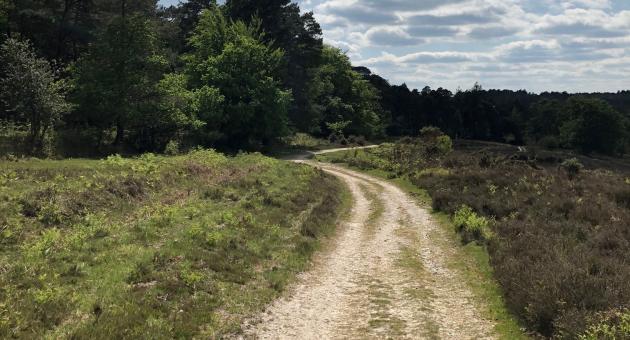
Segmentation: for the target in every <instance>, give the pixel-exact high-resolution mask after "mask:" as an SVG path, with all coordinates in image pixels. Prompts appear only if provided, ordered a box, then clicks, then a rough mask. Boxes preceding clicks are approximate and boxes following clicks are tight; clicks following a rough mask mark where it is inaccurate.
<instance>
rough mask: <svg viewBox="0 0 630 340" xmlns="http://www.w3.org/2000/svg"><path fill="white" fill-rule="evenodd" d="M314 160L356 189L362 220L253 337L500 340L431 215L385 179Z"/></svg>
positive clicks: (260, 322)
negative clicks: (453, 264)
mask: <svg viewBox="0 0 630 340" xmlns="http://www.w3.org/2000/svg"><path fill="white" fill-rule="evenodd" d="M305 162H307V163H308V164H311V165H313V166H318V167H321V168H323V169H324V170H325V171H327V172H329V173H330V174H333V175H335V176H337V177H339V178H340V179H342V180H343V181H344V182H345V183H346V184H347V186H348V187H349V189H350V191H351V192H352V196H353V199H354V206H353V210H352V213H351V215H350V216H349V218H348V220H347V221H346V222H345V223H344V224H343V225H342V226H341V228H340V229H339V232H338V235H337V237H336V238H335V239H334V240H331V244H330V245H329V246H328V247H327V248H326V249H325V250H324V251H322V252H321V253H320V254H319V255H317V256H316V258H315V259H314V264H313V266H312V268H311V270H310V271H308V272H305V273H303V274H302V275H301V276H300V277H299V279H298V281H297V283H296V284H295V286H294V287H293V288H292V289H290V290H289V291H288V293H287V294H286V296H285V297H283V298H281V299H279V300H277V301H276V302H275V303H274V304H272V305H271V306H270V307H269V308H268V309H267V311H266V312H265V313H263V314H262V315H261V316H260V317H259V318H258V319H257V320H256V322H252V323H251V324H249V325H246V326H245V338H260V339H348V338H352V339H369V338H378V339H384V338H394V339H412V338H413V339H418V338H429V339H436V338H441V339H484V338H493V326H494V325H493V323H492V322H491V321H488V320H484V319H483V318H482V317H481V316H480V313H479V311H478V308H477V306H476V305H475V303H474V302H473V295H472V292H471V291H470V289H469V288H468V287H467V286H466V285H465V284H464V283H463V282H464V280H463V279H462V278H461V277H460V274H459V273H457V272H456V271H454V270H453V269H451V268H449V266H448V264H447V263H448V261H449V259H452V258H453V257H454V256H456V251H457V250H456V245H454V244H453V242H452V241H450V240H449V238H448V235H447V232H446V231H444V230H443V229H442V228H441V227H440V226H438V225H437V223H436V222H434V221H433V220H432V218H431V216H430V214H429V213H428V212H427V211H426V210H425V209H423V208H421V207H420V206H419V205H418V204H417V203H416V202H415V201H414V200H413V199H412V198H411V197H410V196H409V195H407V194H406V193H405V192H403V191H402V190H401V189H399V188H398V187H396V186H394V185H392V184H390V183H388V182H386V181H383V180H381V179H377V178H374V177H371V176H368V175H365V174H361V173H357V172H354V171H350V170H347V169H344V168H341V167H337V166H334V165H329V164H319V163H315V162H310V161H305Z"/></svg>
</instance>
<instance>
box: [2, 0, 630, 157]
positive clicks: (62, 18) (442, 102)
mask: <svg viewBox="0 0 630 340" xmlns="http://www.w3.org/2000/svg"><path fill="white" fill-rule="evenodd" d="M0 32H2V33H0V34H1V35H0V43H1V45H2V46H1V47H0V59H1V64H0V89H1V91H2V92H1V93H0V99H1V100H0V124H1V125H0V134H1V135H3V136H4V137H3V138H4V139H3V140H0V152H1V151H2V150H3V148H2V145H1V144H2V141H4V143H5V144H7V143H8V144H11V145H18V144H19V145H21V146H22V147H23V150H22V151H24V152H25V153H29V154H52V153H55V150H57V152H59V150H63V151H62V153H64V154H66V155H99V154H106V153H111V152H147V151H152V152H163V151H165V150H167V149H168V150H170V151H177V149H179V148H184V147H193V146H196V145H201V146H207V147H216V148H222V149H228V150H238V149H261V148H265V147H268V146H270V145H273V144H274V143H275V142H276V141H277V140H278V138H279V137H283V136H286V135H288V134H291V133H294V132H306V133H310V134H313V135H317V136H322V137H328V136H338V135H340V134H345V135H361V136H365V137H367V138H382V137H386V136H403V135H417V134H418V133H419V131H420V129H421V128H422V127H425V126H437V127H439V128H441V129H442V130H443V131H445V132H446V133H447V134H449V135H450V136H451V137H453V138H466V139H480V140H490V141H499V142H508V143H518V144H524V143H534V144H539V145H544V146H547V147H562V148H573V149H578V150H580V151H583V152H586V153H589V152H601V153H606V154H622V153H624V152H626V151H627V150H628V144H629V142H628V139H629V138H628V133H627V132H626V131H628V127H630V124H629V123H628V121H629V119H628V117H629V114H630V92H628V91H625V92H619V93H602V94H585V95H570V94H567V93H542V94H532V93H529V92H526V91H509V90H484V89H483V88H481V86H479V85H475V86H474V87H473V88H471V89H469V90H464V91H457V92H456V93H452V92H451V91H449V90H446V89H443V88H438V89H431V88H428V87H426V88H424V89H422V90H410V89H409V88H408V87H407V86H406V85H404V84H403V85H399V86H398V85H390V84H389V83H388V82H387V81H386V80H385V79H383V78H382V77H380V76H378V75H375V74H372V73H371V72H370V70H369V69H367V68H364V67H357V68H353V67H352V65H351V63H350V60H349V58H348V57H347V56H346V55H345V54H344V53H343V51H341V50H339V49H337V48H334V47H331V46H328V45H326V44H324V43H323V40H322V30H321V27H320V26H319V24H318V23H317V21H316V20H315V18H314V16H313V13H310V12H309V13H303V12H301V10H300V8H299V6H298V5H297V4H295V3H292V2H291V1H290V0H280V1H278V0H259V1H253V0H227V1H226V2H225V3H224V4H217V3H216V0H190V1H186V2H182V3H180V4H179V5H177V6H170V7H162V6H159V5H158V4H157V0H134V1H129V0H49V1H35V0H20V1H16V0H0Z"/></svg>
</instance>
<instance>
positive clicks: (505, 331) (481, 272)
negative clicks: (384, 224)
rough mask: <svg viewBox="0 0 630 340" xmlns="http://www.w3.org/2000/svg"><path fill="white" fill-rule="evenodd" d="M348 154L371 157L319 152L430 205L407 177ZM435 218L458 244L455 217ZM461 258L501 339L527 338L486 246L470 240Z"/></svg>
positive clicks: (459, 267) (439, 215) (464, 271)
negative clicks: (353, 161) (354, 160)
mask: <svg viewBox="0 0 630 340" xmlns="http://www.w3.org/2000/svg"><path fill="white" fill-rule="evenodd" d="M349 157H353V158H361V157H371V156H370V153H369V152H366V151H364V150H357V151H339V152H333V153H328V154H322V155H317V157H316V159H317V160H318V161H321V162H331V163H337V164H339V165H343V166H346V167H348V168H350V169H353V170H357V171H361V172H363V173H366V174H369V175H372V176H375V177H378V178H381V179H385V180H388V181H390V182H391V183H394V184H396V185H397V186H398V187H399V188H401V189H402V190H404V191H406V192H408V193H409V194H411V195H412V196H413V197H415V198H416V199H417V200H418V202H419V203H420V204H421V205H423V206H425V207H430V206H431V197H430V196H429V194H428V193H427V192H426V191H425V190H423V189H422V188H419V187H417V186H416V185H414V184H413V183H411V181H410V180H409V179H408V178H407V177H406V176H400V177H399V176H397V175H396V174H395V173H394V172H393V171H387V170H382V169H378V168H370V167H367V168H366V167H361V166H356V165H351V164H349V163H347V160H348V159H349ZM432 215H433V216H434V218H435V220H436V221H438V222H439V224H440V225H441V226H442V227H443V228H444V229H446V230H447V231H448V235H450V237H451V241H452V242H453V243H459V241H458V240H459V239H460V237H461V236H460V235H459V234H458V233H457V232H456V231H455V230H456V228H455V227H454V225H453V221H452V219H451V218H450V217H449V216H448V215H446V214H443V213H438V212H433V213H432ZM460 253H461V257H459V258H457V259H454V261H452V263H451V265H452V266H453V267H454V268H456V269H457V270H459V271H460V272H461V273H462V274H463V275H464V277H465V279H466V283H467V284H468V285H469V287H471V289H472V290H473V292H474V293H475V297H476V298H477V299H478V303H479V305H480V306H484V307H485V308H484V310H483V311H482V312H483V313H484V316H485V317H486V318H488V319H491V320H494V322H495V324H496V326H495V330H496V332H497V335H498V336H499V337H500V338H501V339H506V340H507V339H527V338H528V337H527V336H526V335H525V334H524V332H523V330H522V328H521V326H520V325H519V323H518V321H517V319H516V318H515V317H514V316H513V315H512V314H511V313H510V312H509V310H508V309H507V307H506V305H505V301H504V299H503V293H502V291H501V288H500V286H499V284H498V283H497V282H496V280H495V279H494V277H493V270H492V266H491V265H490V261H489V259H490V258H489V255H488V252H487V250H486V248H485V247H484V246H483V245H479V244H478V243H475V242H471V243H469V244H467V245H465V246H462V247H461V248H460Z"/></svg>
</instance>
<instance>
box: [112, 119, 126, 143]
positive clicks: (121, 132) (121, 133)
mask: <svg viewBox="0 0 630 340" xmlns="http://www.w3.org/2000/svg"><path fill="white" fill-rule="evenodd" d="M124 138H125V127H124V126H123V124H122V123H121V122H118V123H116V139H114V145H115V146H119V145H120V144H122V141H123V139H124Z"/></svg>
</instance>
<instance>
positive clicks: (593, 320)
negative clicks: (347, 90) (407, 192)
mask: <svg viewBox="0 0 630 340" xmlns="http://www.w3.org/2000/svg"><path fill="white" fill-rule="evenodd" d="M435 133H436V132H435V131H434V130H433V129H431V130H430V131H426V132H425V136H430V135H432V134H435ZM425 138H426V137H425ZM423 150H426V142H424V141H422V137H421V138H420V139H413V138H405V139H403V140H401V141H399V142H398V143H396V144H393V145H387V146H386V147H382V148H378V149H375V150H370V157H380V158H381V159H383V160H385V161H386V162H383V163H379V162H378V161H374V160H372V161H371V166H372V167H376V168H378V169H381V170H385V171H391V170H389V169H392V168H393V169H395V170H396V171H397V173H398V174H399V175H401V176H406V177H408V178H409V179H410V181H411V182H412V183H413V184H415V185H416V186H418V187H420V188H422V189H425V190H426V191H427V192H428V194H429V195H430V196H431V198H432V206H433V209H434V210H436V211H441V212H444V213H447V214H450V215H452V216H453V222H454V224H455V225H456V227H457V228H458V230H459V231H460V233H461V235H462V240H463V241H464V242H471V241H479V242H480V243H482V244H484V245H486V246H487V249H488V252H489V255H490V262H491V265H492V266H493V269H494V275H495V278H496V279H497V281H498V282H499V284H500V286H501V288H502V290H503V293H504V296H505V300H506V303H507V305H508V307H509V308H510V309H511V310H512V311H513V312H514V314H515V315H517V316H518V317H519V318H520V319H521V320H522V322H523V324H524V325H525V326H527V328H528V329H529V330H530V331H532V332H534V333H536V334H538V335H540V336H543V337H557V338H567V339H576V338H578V337H579V336H581V335H583V336H585V337H586V338H585V339H609V338H610V339H613V338H614V337H612V336H610V335H611V334H614V335H615V336H616V338H619V339H625V338H627V336H626V337H624V336H625V334H623V333H619V331H618V330H619V329H622V327H621V326H620V323H619V322H618V321H619V320H621V319H620V318H619V317H615V318H612V319H607V320H604V321H601V320H600V319H598V316H599V315H601V314H602V313H607V311H611V310H621V309H623V308H627V306H628V305H630V285H629V284H628V282H630V260H629V259H630V258H629V255H628V254H630V187H629V186H628V183H630V180H629V179H628V175H627V173H622V172H620V171H618V170H615V167H614V166H610V167H608V168H607V169H597V168H595V169H594V167H595V166H594V165H595V164H604V165H605V163H602V162H597V161H592V162H589V170H585V169H584V168H583V167H582V166H581V163H580V162H579V161H577V160H574V159H570V160H568V161H565V162H564V164H563V165H560V161H561V160H562V159H566V157H563V156H562V155H560V154H551V153H540V152H533V153H532V154H524V153H522V152H519V153H516V152H515V151H511V152H506V151H505V150H501V149H500V150H498V151H495V150H493V149H492V148H488V147H482V148H475V147H468V149H466V150H455V151H453V152H451V153H449V154H447V155H442V156H439V157H426V153H425V152H424V151H423ZM511 150H514V149H513V148H512V149H511ZM352 156H353V155H352V154H346V155H345V156H344V162H347V163H349V162H354V160H352ZM359 157H362V156H361V155H359ZM582 160H583V161H588V159H584V158H583V159H582ZM558 165H560V166H558ZM491 221H492V222H491ZM597 325H600V326H597ZM620 334H622V335H620Z"/></svg>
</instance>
